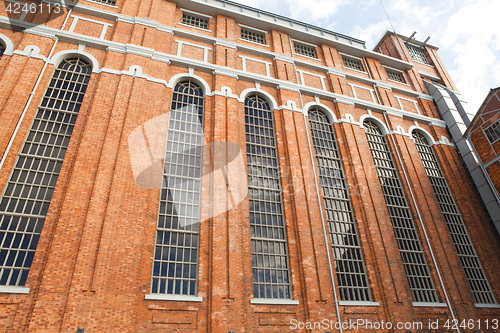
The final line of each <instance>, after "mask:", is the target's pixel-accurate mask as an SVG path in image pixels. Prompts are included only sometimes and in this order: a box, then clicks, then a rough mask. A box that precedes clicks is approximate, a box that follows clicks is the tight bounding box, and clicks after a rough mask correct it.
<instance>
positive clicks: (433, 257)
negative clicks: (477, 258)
mask: <svg viewBox="0 0 500 333" xmlns="http://www.w3.org/2000/svg"><path fill="white" fill-rule="evenodd" d="M383 115H384V121H385V125H386V126H387V129H388V131H389V136H390V137H391V141H392V144H393V145H394V149H395V150H396V155H397V156H398V161H399V165H400V166H401V169H402V170H403V175H404V177H405V181H406V185H408V189H409V190H410V195H411V200H412V201H413V205H414V206H415V210H416V212H417V216H418V221H419V222H420V226H421V228H422V231H423V232H424V237H425V242H426V243H427V246H428V247H429V251H430V253H431V257H432V262H433V264H434V267H435V268H436V273H437V275H438V278H439V284H440V285H441V288H443V292H444V297H445V299H446V305H447V306H448V309H449V310H450V313H451V317H452V318H453V320H454V321H455V320H456V318H455V313H454V312H453V308H452V307H451V302H450V299H449V297H448V292H447V291H446V288H445V286H444V281H443V278H442V276H441V272H440V271H439V267H438V265H437V261H436V257H435V256H434V251H433V250H432V246H431V242H430V240H429V236H428V235H427V230H426V229H425V225H424V221H423V220H422V215H421V214H420V210H419V209H418V205H417V200H416V199H415V195H414V194H413V190H412V187H411V183H410V180H409V178H408V174H407V173H406V169H405V167H404V165H403V160H402V158H401V154H400V153H399V149H398V147H397V145H396V140H395V139H394V133H393V132H392V131H391V130H390V127H389V122H388V121H387V116H386V114H385V113H383ZM456 330H457V332H460V328H459V327H458V326H457V328H456Z"/></svg>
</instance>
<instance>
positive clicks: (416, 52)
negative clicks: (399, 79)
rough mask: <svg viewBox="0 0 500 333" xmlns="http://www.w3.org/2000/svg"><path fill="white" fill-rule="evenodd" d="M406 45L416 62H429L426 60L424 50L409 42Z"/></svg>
mask: <svg viewBox="0 0 500 333" xmlns="http://www.w3.org/2000/svg"><path fill="white" fill-rule="evenodd" d="M406 46H407V48H408V51H409V52H410V56H411V58H412V59H413V60H415V61H416V62H420V63H422V64H426V65H428V64H429V62H428V61H427V57H426V56H425V54H424V51H423V50H422V49H421V48H419V47H417V46H413V45H410V44H407V45H406Z"/></svg>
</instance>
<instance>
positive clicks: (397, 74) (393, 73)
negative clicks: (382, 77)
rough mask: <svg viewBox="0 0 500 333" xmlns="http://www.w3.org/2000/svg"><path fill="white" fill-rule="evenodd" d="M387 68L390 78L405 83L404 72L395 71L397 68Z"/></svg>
mask: <svg viewBox="0 0 500 333" xmlns="http://www.w3.org/2000/svg"><path fill="white" fill-rule="evenodd" d="M385 70H386V72H387V78H388V79H389V80H392V81H396V82H401V83H405V79H404V77H403V73H401V72H399V71H395V70H392V69H389V68H386V69H385Z"/></svg>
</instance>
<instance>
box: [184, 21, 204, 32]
mask: <svg viewBox="0 0 500 333" xmlns="http://www.w3.org/2000/svg"><path fill="white" fill-rule="evenodd" d="M177 24H178V25H182V26H183V27H188V28H193V29H198V30H201V31H206V32H212V31H211V30H208V29H205V28H200V27H195V26H194V25H189V24H186V23H177Z"/></svg>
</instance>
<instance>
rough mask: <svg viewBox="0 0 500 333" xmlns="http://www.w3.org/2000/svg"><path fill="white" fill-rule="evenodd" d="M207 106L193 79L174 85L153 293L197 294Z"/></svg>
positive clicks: (159, 213) (160, 205) (157, 234)
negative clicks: (204, 110) (204, 126)
mask: <svg viewBox="0 0 500 333" xmlns="http://www.w3.org/2000/svg"><path fill="white" fill-rule="evenodd" d="M203 108H204V94H203V91H202V89H201V88H200V86H198V85H197V84H196V83H194V82H192V81H190V80H186V81H183V82H180V83H178V84H177V85H176V86H175V88H174V92H173V96H172V105H171V108H170V115H169V122H168V133H167V143H166V148H165V162H164V168H163V178H162V187H161V196H160V204H159V210H158V225H157V232H156V246H155V254H154V262H153V273H152V283H151V293H152V294H166V295H183V296H196V295H197V293H198V256H199V241H200V237H199V233H200V205H201V177H202V157H203Z"/></svg>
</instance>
